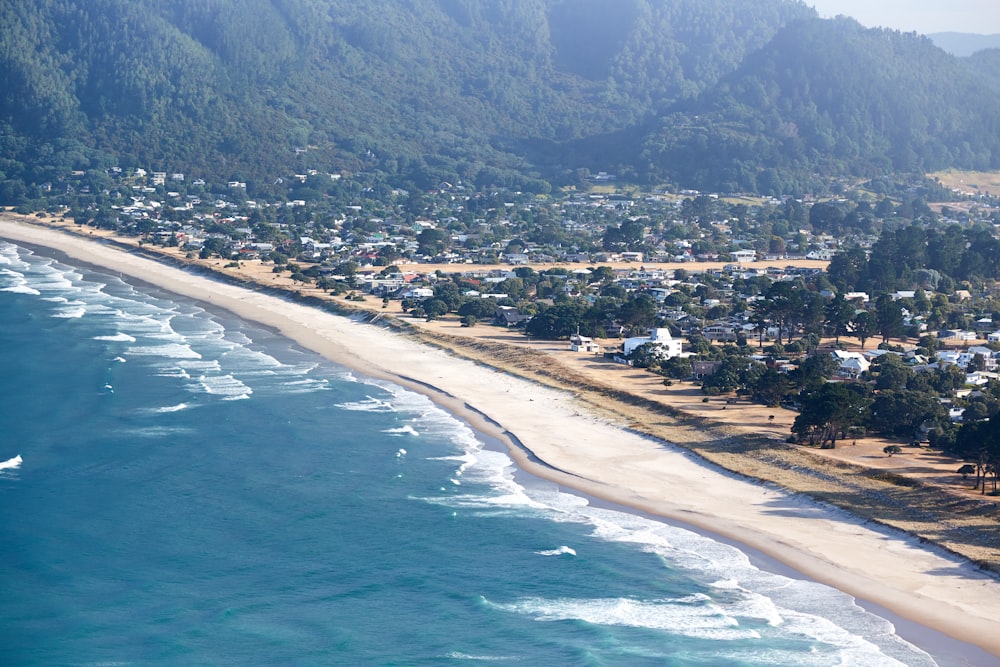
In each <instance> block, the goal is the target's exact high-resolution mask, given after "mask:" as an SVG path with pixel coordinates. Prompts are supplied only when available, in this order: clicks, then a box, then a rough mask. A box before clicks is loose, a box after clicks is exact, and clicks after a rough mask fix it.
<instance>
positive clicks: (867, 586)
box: [0, 220, 1000, 664]
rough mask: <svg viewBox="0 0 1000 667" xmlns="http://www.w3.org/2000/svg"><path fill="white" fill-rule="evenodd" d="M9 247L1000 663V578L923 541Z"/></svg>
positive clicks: (205, 286)
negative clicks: (393, 388)
mask: <svg viewBox="0 0 1000 667" xmlns="http://www.w3.org/2000/svg"><path fill="white" fill-rule="evenodd" d="M0 238H6V239H10V240H12V241H16V242H22V243H28V244H36V245H40V246H46V247H49V248H53V249H55V250H58V251H60V252H63V253H65V254H66V255H68V256H70V257H72V258H74V259H77V260H80V261H83V262H88V263H92V264H95V265H99V266H103V267H106V268H107V269H110V270H112V271H117V272H120V273H122V274H124V275H128V276H132V277H135V278H139V279H141V280H144V281H147V282H150V283H153V284H156V285H158V286H161V287H163V288H165V289H168V290H170V291H172V292H175V293H178V294H181V295H184V296H187V297H190V298H194V299H197V300H199V301H202V302H204V303H206V304H210V305H212V306H214V307H217V308H222V309H226V310H228V311H231V312H232V313H234V314H236V315H238V316H240V317H242V318H245V319H248V320H253V321H256V322H260V323H262V324H265V325H268V326H271V327H274V328H275V329H278V330H280V331H281V332H282V333H283V334H285V335H286V336H288V337H289V338H292V339H293V340H295V341H297V342H298V343H300V344H301V345H303V346H304V347H307V348H309V349H312V350H315V351H316V352H319V353H320V354H323V355H324V356H326V357H328V358H330V359H331V360H334V361H337V362H340V363H342V364H344V365H347V366H349V367H352V368H355V369H357V370H359V371H361V372H363V373H365V374H368V375H371V376H376V377H382V378H386V379H390V380H393V381H395V382H400V383H403V384H407V385H409V386H411V387H414V388H416V389H418V390H420V391H423V392H425V393H428V394H429V395H431V396H432V398H434V399H435V400H436V401H438V402H439V403H441V404H442V405H444V406H445V407H447V408H448V409H450V410H451V411H453V412H455V413H457V414H459V415H461V416H463V417H464V418H466V419H468V420H469V422H470V423H471V424H472V425H473V426H474V427H476V428H478V429H480V430H482V431H483V432H485V433H487V434H490V435H494V436H497V437H500V438H506V439H508V440H512V439H513V440H515V441H516V442H517V443H519V445H520V446H519V447H514V448H513V450H512V451H513V454H514V456H515V458H516V460H517V462H518V464H519V465H521V466H522V467H523V468H524V469H525V470H528V471H529V472H532V473H534V474H536V475H538V476H541V477H544V478H547V479H550V480H552V481H554V482H556V483H558V484H562V485H565V486H567V487H570V488H575V489H578V490H580V491H583V492H585V493H587V494H590V495H593V496H596V497H598V498H603V499H606V500H609V501H612V502H616V503H620V504H623V505H627V506H630V507H633V508H636V509H639V510H642V511H645V512H649V513H652V514H655V515H659V516H662V517H665V518H668V519H676V520H680V521H683V522H686V523H689V524H691V525H694V526H697V527H700V528H703V529H705V530H708V531H710V532H714V533H717V534H719V535H722V536H725V537H727V538H729V539H731V540H734V541H736V542H739V543H743V544H746V545H748V546H750V547H752V548H753V549H756V550H759V551H760V552H763V553H764V554H767V555H768V556H770V557H772V558H774V559H776V560H777V561H779V562H781V563H783V564H785V565H788V566H790V567H792V568H793V569H795V570H797V571H799V572H802V573H803V574H805V575H806V576H808V577H811V578H813V579H815V580H817V581H821V582H823V583H826V584H828V585H831V586H834V587H836V588H838V589H840V590H843V591H845V592H847V593H849V594H851V595H853V596H855V597H857V598H860V599H863V600H870V601H873V602H875V603H876V604H878V605H881V606H882V607H884V608H885V609H888V610H890V611H891V612H893V613H895V614H898V615H899V616H900V617H902V618H905V619H909V620H911V621H914V622H916V623H919V624H922V625H925V626H928V627H932V628H935V629H937V630H940V631H941V632H943V633H944V634H946V635H948V636H950V637H953V638H955V639H958V640H961V641H964V642H968V643H969V644H973V645H976V646H979V647H982V648H983V649H985V650H986V651H988V652H989V653H991V654H993V655H995V656H1000V620H998V619H1000V582H998V581H997V580H996V579H995V578H993V577H991V576H988V575H986V574H984V573H982V572H981V571H979V570H977V569H976V568H975V567H973V566H971V565H969V564H968V563H966V562H965V561H963V560H962V559H959V558H957V557H954V556H952V555H950V554H947V553H945V552H943V551H941V550H938V549H934V548H928V547H927V546H926V545H923V544H920V543H919V542H918V540H916V539H915V538H910V537H907V536H906V535H904V534H902V533H898V532H894V531H889V530H886V529H883V528H880V527H878V526H874V525H867V524H865V523H864V522H862V521H859V520H857V519H855V518H853V517H851V516H850V515H848V514H846V513H844V512H842V511H839V510H835V509H831V508H829V507H827V506H823V505H820V504H817V503H815V502H812V501H810V500H809V499H807V498H803V497H800V496H795V495H792V494H788V493H785V492H782V491H780V490H777V489H774V488H769V487H767V486H765V485H761V484H755V483H751V482H748V481H746V480H744V479H741V478H738V477H736V476H734V475H731V474H729V473H726V472H724V471H721V470H718V469H715V468H712V467H710V466H706V465H705V464H704V463H702V462H701V461H700V460H698V459H697V458H696V457H695V456H694V455H692V454H691V453H690V452H688V451H686V450H682V449H677V448H673V447H670V446H668V445H666V444H664V443H663V442H661V441H656V440H653V439H650V438H647V437H644V436H641V435H639V434H636V433H633V432H631V431H628V430H626V429H623V428H620V427H617V426H615V425H613V424H610V423H607V422H606V421H603V420H601V419H599V418H597V417H595V416H591V415H589V414H588V412H587V411H586V409H585V408H584V407H582V406H581V405H580V404H579V403H578V402H577V401H576V400H575V399H574V397H573V396H572V394H570V393H568V392H562V391H558V390H555V389H551V388H547V387H542V386H540V385H537V384H534V383H531V382H528V381H525V380H521V379H519V378H517V377H514V376H511V375H508V374H504V373H499V372H496V371H493V370H490V369H487V368H485V367H483V366H481V365H477V364H476V363H474V362H471V361H467V360H464V359H457V358H455V357H452V356H449V355H447V354H446V353H444V352H442V351H441V350H438V349H435V348H431V347H429V346H426V345H420V344H418V343H416V342H414V341H413V340H411V339H409V338H408V337H407V336H405V335H399V334H397V333H393V332H390V331H387V330H385V329H383V328H380V327H377V326H371V325H367V324H363V323H359V322H355V321H353V320H351V319H349V318H345V317H341V316H337V315H333V314H330V313H326V312H323V311H321V310H319V309H316V308H311V307H308V306H305V305H302V304H299V303H295V302H293V301H290V300H286V299H282V298H280V297H277V296H274V295H269V294H265V293H263V292H256V291H252V290H248V289H244V288H240V287H237V286H234V285H231V284H226V283H222V282H218V281H214V280H211V279H209V278H206V277H205V276H203V275H198V274H195V273H191V272H187V271H184V270H181V269H178V268H175V267H171V266H167V265H165V264H161V263H158V262H155V261H152V260H149V259H146V258H144V257H141V256H138V255H135V254H130V253H127V252H123V251H122V250H120V249H118V248H115V247H112V246H109V245H106V244H102V243H100V242H94V241H90V240H86V239H82V238H79V237H75V236H71V235H68V234H64V233H60V232H56V231H53V230H50V229H44V228H40V227H36V226H31V225H26V224H21V223H18V222H14V221H12V220H0ZM529 452H530V454H529ZM969 664H982V661H981V660H979V661H975V660H974V661H973V662H970V663H969Z"/></svg>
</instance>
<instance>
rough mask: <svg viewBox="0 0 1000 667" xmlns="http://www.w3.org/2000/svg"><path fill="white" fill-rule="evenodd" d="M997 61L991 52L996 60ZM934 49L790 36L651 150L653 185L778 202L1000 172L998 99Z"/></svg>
mask: <svg viewBox="0 0 1000 667" xmlns="http://www.w3.org/2000/svg"><path fill="white" fill-rule="evenodd" d="M987 53H989V52H987ZM976 62H977V66H975V67H974V66H972V65H971V64H969V65H966V64H964V63H963V62H962V61H959V60H958V59H956V58H954V57H952V56H949V55H948V54H946V53H945V52H944V51H941V50H940V49H938V48H937V47H935V46H934V45H933V43H932V42H931V41H930V40H929V39H927V38H925V37H919V36H917V35H915V34H901V33H898V32H895V31H887V30H882V29H872V30H869V29H865V28H863V27H861V26H860V25H859V24H858V23H856V22H855V21H853V20H850V19H843V18H838V19H833V20H820V19H811V20H806V21H800V22H796V23H793V24H790V25H788V26H787V27H785V28H784V29H782V30H781V31H780V32H779V33H778V34H777V35H776V36H775V38H774V39H773V40H772V41H771V42H770V43H768V44H767V45H766V46H765V47H764V48H762V49H760V50H759V51H757V52H755V53H753V54H751V55H749V56H748V58H747V59H746V60H745V61H744V62H743V63H742V64H741V66H740V67H739V68H738V69H737V70H736V71H735V72H734V73H732V74H730V75H728V76H727V77H725V78H724V79H723V80H722V81H720V83H719V84H717V85H716V86H714V87H713V88H711V89H710V90H708V91H706V92H705V93H704V94H703V95H702V96H700V97H699V98H698V99H697V100H694V101H693V102H689V103H681V104H679V105H677V106H676V107H675V109H674V110H673V111H672V112H671V113H669V114H666V115H664V116H663V117H662V118H661V119H659V125H658V127H657V128H656V129H655V130H653V131H652V132H651V133H650V134H648V135H647V136H646V137H645V138H644V140H643V146H642V155H643V157H644V159H645V160H646V161H647V168H648V169H649V170H650V171H651V172H652V176H651V177H652V178H672V179H674V180H678V181H681V180H686V181H687V182H688V183H689V184H693V185H695V186H699V187H703V188H705V189H715V190H759V191H762V192H769V193H774V194H779V193H782V192H786V191H789V190H792V191H795V190H802V189H808V188H809V187H810V185H809V183H808V180H809V179H810V178H811V177H812V175H813V174H818V175H820V176H824V177H837V176H874V175H880V174H885V173H889V172H926V171H933V170H936V169H941V168H944V167H946V166H962V167H965V168H971V169H990V168H997V167H1000V88H998V87H997V86H995V85H994V84H993V83H992V82H990V80H989V79H988V77H987V76H986V72H987V69H986V67H987V64H986V61H985V59H983V60H982V61H976Z"/></svg>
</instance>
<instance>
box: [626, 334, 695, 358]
mask: <svg viewBox="0 0 1000 667" xmlns="http://www.w3.org/2000/svg"><path fill="white" fill-rule="evenodd" d="M646 343H653V344H654V345H657V346H659V347H660V348H661V351H662V352H663V358H664V359H671V358H673V357H677V356H680V354H681V340H680V339H679V338H674V337H673V336H671V335H670V329H651V330H650V332H649V335H648V336H637V337H635V338H626V339H625V343H624V346H623V349H624V352H625V356H626V357H627V356H629V355H630V354H632V352H633V351H634V350H635V349H636V348H637V347H639V346H640V345H644V344H646Z"/></svg>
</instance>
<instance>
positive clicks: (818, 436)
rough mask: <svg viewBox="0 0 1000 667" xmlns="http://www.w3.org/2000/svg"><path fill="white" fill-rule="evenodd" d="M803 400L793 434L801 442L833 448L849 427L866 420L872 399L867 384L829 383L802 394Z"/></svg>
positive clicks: (801, 399)
mask: <svg viewBox="0 0 1000 667" xmlns="http://www.w3.org/2000/svg"><path fill="white" fill-rule="evenodd" d="M799 403H800V405H801V408H800V410H799V414H798V416H797V417H796V418H795V421H794V422H793V424H792V433H793V434H794V435H795V436H796V437H797V439H798V441H799V442H806V441H808V442H809V443H810V444H813V445H819V446H820V447H827V446H829V447H831V448H832V447H835V446H836V444H837V439H838V438H840V437H841V436H842V435H843V434H845V433H846V431H847V429H848V428H849V427H851V426H858V425H861V424H862V423H864V420H865V418H866V416H867V411H868V406H869V405H870V403H871V399H870V398H869V396H868V393H867V391H866V389H865V388H864V386H863V385H854V384H845V383H842V382H827V383H825V384H823V385H821V386H820V387H819V388H818V389H815V390H812V391H808V392H804V393H802V394H800V395H799Z"/></svg>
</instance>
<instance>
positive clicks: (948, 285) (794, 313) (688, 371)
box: [22, 169, 1000, 494]
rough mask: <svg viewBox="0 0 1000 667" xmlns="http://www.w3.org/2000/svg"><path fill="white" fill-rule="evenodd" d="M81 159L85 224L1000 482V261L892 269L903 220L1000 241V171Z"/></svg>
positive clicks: (71, 198)
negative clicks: (651, 179) (829, 172)
mask: <svg viewBox="0 0 1000 667" xmlns="http://www.w3.org/2000/svg"><path fill="white" fill-rule="evenodd" d="M73 178H74V179H75V180H69V181H67V182H64V183H61V184H60V185H59V187H58V188H56V187H55V186H52V187H51V189H50V190H49V192H48V193H47V195H48V197H47V200H46V201H47V202H48V207H47V208H48V213H49V214H51V215H52V219H57V220H59V221H61V223H62V224H64V225H66V226H71V227H73V228H76V229H77V230H78V231H83V230H90V233H94V231H95V230H99V233H104V234H113V235H115V236H116V237H119V238H123V239H129V240H130V242H132V243H135V244H137V245H138V246H141V247H143V248H145V249H146V250H149V251H156V252H161V253H168V254H170V255H172V256H174V257H176V258H180V259H183V260H185V261H189V262H199V263H202V264H204V265H207V266H211V267H213V270H216V271H220V272H223V273H226V272H228V273H229V274H231V275H235V276H243V277H246V276H250V275H252V276H254V280H256V281H257V282H258V284H265V285H269V286H272V287H275V288H279V287H280V288H283V289H288V290H292V291H294V292H296V293H299V294H309V295H313V296H316V297H319V298H322V299H331V300H334V301H337V302H339V303H341V304H346V305H348V306H350V307H354V308H360V309H367V310H369V311H373V312H377V313H380V314H381V315H392V316H394V317H400V318H404V319H405V321H407V322H410V323H421V324H422V325H424V327H425V328H434V327H435V326H436V327H437V328H438V329H440V328H441V327H451V332H452V334H455V335H459V336H465V337H470V336H472V337H475V336H476V335H477V334H481V335H501V334H500V333H499V332H503V333H502V335H504V336H508V338H507V340H508V342H511V343H513V344H522V345H530V344H531V343H532V342H533V341H534V342H539V341H562V342H560V343H559V345H560V346H562V347H561V348H560V349H564V350H568V351H572V352H574V353H576V354H589V355H595V356H598V357H600V358H602V359H605V360H607V361H608V362H609V363H613V364H615V363H616V364H620V365H626V366H628V367H631V368H641V369H646V371H647V373H648V374H649V376H650V377H654V378H659V380H657V382H659V383H661V384H662V385H663V390H664V391H667V392H671V391H674V393H675V394H676V388H679V387H682V386H683V387H695V388H696V391H695V392H694V393H695V394H696V395H697V396H698V398H699V400H700V401H702V402H703V403H704V404H705V405H701V406H699V405H693V404H689V405H688V406H687V408H686V409H687V411H688V412H695V413H697V412H699V410H700V409H703V408H708V407H710V406H713V405H714V404H713V403H712V400H716V401H718V400H724V401H726V403H725V404H724V405H723V407H724V408H727V407H728V408H730V409H731V411H732V412H731V413H730V414H733V413H735V412H736V411H737V410H738V407H739V406H740V405H755V406H757V407H758V408H759V409H761V410H767V411H768V412H769V414H768V426H769V432H771V433H773V434H774V435H775V436H776V437H778V438H780V439H781V440H785V439H787V440H788V441H789V442H793V443H797V444H800V445H809V446H813V447H819V448H821V449H830V450H834V449H836V448H837V445H838V443H840V444H843V443H844V442H848V441H850V442H853V443H855V444H856V443H857V441H858V440H859V439H861V440H862V442H869V441H873V442H877V443H878V444H879V446H880V447H881V448H882V453H883V454H884V455H885V456H886V457H887V458H890V457H891V456H892V455H893V454H896V453H900V452H902V451H904V450H903V449H901V446H902V447H906V446H909V445H918V446H919V445H928V444H929V445H931V446H933V447H935V448H937V449H939V450H940V449H943V450H946V451H950V452H951V453H952V454H953V455H954V456H956V457H957V458H958V459H960V460H964V461H968V462H970V463H968V465H971V466H972V468H969V467H968V465H967V466H965V467H963V469H964V470H965V471H966V472H965V473H963V474H962V475H961V476H959V477H956V476H955V474H954V473H953V474H952V475H951V477H952V478H954V479H953V480H952V483H953V485H954V484H955V480H960V483H958V484H957V485H958V486H961V487H966V486H968V487H969V488H970V489H972V490H975V491H977V492H979V493H981V494H985V493H986V492H987V486H988V483H987V477H988V476H989V477H991V479H990V484H989V485H990V486H992V487H995V486H996V483H997V477H998V475H997V472H996V471H997V470H1000V466H995V465H993V463H992V459H991V457H992V456H993V455H992V454H987V453H986V452H984V451H983V450H982V448H981V447H980V446H979V445H978V444H977V439H976V438H973V437H972V436H969V435H968V434H967V435H965V436H961V433H962V431H961V426H962V424H963V423H970V422H981V423H988V421H989V417H990V416H991V415H992V414H994V413H995V412H997V410H998V409H1000V374H998V372H997V371H998V363H1000V292H998V289H997V282H996V280H995V279H994V278H995V276H992V275H990V273H991V271H993V269H992V268H991V267H988V266H983V267H980V268H979V269H977V272H973V273H972V274H962V273H961V272H960V271H958V270H957V267H958V266H959V265H964V264H973V263H974V262H975V261H976V257H968V256H967V255H968V254H969V253H968V248H962V247H959V246H957V245H956V247H955V250H954V252H955V256H954V257H950V258H946V261H947V262H949V263H950V265H952V266H956V271H955V272H953V273H954V274H955V275H948V274H945V273H944V272H942V271H939V270H937V269H933V268H929V266H923V265H922V266H913V267H910V270H908V271H907V272H905V274H904V273H902V272H901V273H899V275H897V276H890V277H886V276H884V275H879V274H878V270H876V269H878V267H879V266H880V265H881V261H882V259H887V258H888V257H889V256H890V255H892V253H897V254H898V253H901V252H908V251H909V250H908V249H907V248H905V245H904V241H905V239H904V241H900V242H899V245H900V247H892V246H891V245H890V244H889V243H887V242H886V240H885V239H887V238H888V239H897V238H898V237H901V236H903V235H904V234H905V233H907V232H906V230H915V229H920V230H923V229H929V230H940V233H941V234H948V235H950V236H948V239H949V241H950V242H953V241H954V239H955V238H956V235H960V234H966V233H972V231H973V230H978V232H979V233H982V234H986V236H981V237H980V238H985V239H987V240H989V239H993V232H994V230H995V228H996V227H997V225H998V224H1000V190H995V189H993V188H992V187H989V186H984V187H982V188H980V186H977V185H971V186H964V185H963V187H948V186H947V185H946V184H945V183H944V182H942V181H941V180H940V179H938V178H934V179H927V180H924V181H915V182H913V183H910V184H907V185H906V187H897V188H896V189H895V190H894V192H893V196H889V195H888V194H877V193H876V192H874V190H877V189H881V190H883V191H884V190H887V189H888V188H887V187H886V186H885V184H877V183H868V184H866V187H867V188H868V189H865V188H862V187H856V188H854V189H850V190H848V189H847V188H845V191H844V194H843V196H841V197H836V198H829V197H828V198H825V199H822V200H799V199H793V198H784V199H767V198H759V197H757V198H754V197H749V196H746V195H723V194H713V193H699V192H693V191H683V192H675V193H674V192H666V191H660V192H657V191H652V190H648V191H643V190H641V189H638V188H635V187H631V188H626V187H618V186H617V185H616V183H615V176H614V175H611V174H605V173H600V174H597V175H594V176H593V177H591V178H589V180H588V184H587V186H586V187H583V188H580V189H578V190H572V191H566V192H562V193H558V194H552V193H549V194H547V195H537V194H530V193H523V192H514V191H505V190H496V191H490V192H478V191H474V190H473V189H472V188H469V187H466V186H464V185H462V184H461V183H458V184H451V183H441V184H440V186H439V187H438V188H437V189H435V190H432V191H429V192H411V191H406V190H402V189H399V188H391V187H389V186H387V185H385V184H384V183H376V182H372V181H371V180H368V179H366V178H365V177H363V176H348V175H340V174H329V173H319V172H316V171H313V170H310V171H307V172H306V173H303V174H292V175H289V176H284V177H279V178H276V179H275V182H274V183H273V184H272V187H271V188H270V192H272V193H273V192H281V193H282V196H281V197H279V198H277V199H275V200H270V201H265V200H263V199H262V198H261V197H256V196H254V197H253V198H251V195H253V194H254V193H253V187H251V188H250V190H251V192H248V187H247V183H245V182H241V181H236V180H234V181H231V182H227V183H225V184H208V183H206V182H205V181H203V180H201V179H193V180H191V181H190V182H189V181H188V179H187V177H186V176H185V174H180V173H169V172H157V171H147V170H143V169H138V170H135V171H133V172H125V171H122V170H119V169H109V170H107V171H106V172H103V173H100V174H95V173H93V172H86V173H83V172H80V173H75V174H74V177H73ZM56 190H59V192H56ZM26 212H28V211H22V213H26ZM39 215H43V214H41V213H40V214H39ZM897 230H904V231H902V232H899V231H897ZM921 233H923V232H921ZM921 238H922V240H923V243H925V244H927V243H928V241H927V239H926V237H921ZM880 239H881V240H880ZM906 242H911V241H906ZM917 242H920V239H918V241H917ZM994 242H995V240H994ZM965 245H967V246H971V245H972V244H969V243H966V244H965ZM975 249H976V247H973V250H975ZM978 249H979V250H980V251H981V253H983V254H986V255H989V254H990V248H986V247H979V248H978ZM963 253H965V254H964V255H963ZM913 261H919V260H918V258H913ZM942 261H943V260H942ZM866 263H867V264H868V267H867V269H866V268H864V267H861V265H863V264H866ZM859 267H861V268H859ZM879 270H880V269H879ZM866 272H867V275H865V274H866ZM883 273H884V272H883ZM995 318H996V321H994V320H995ZM484 328H485V329H487V330H488V331H489V332H497V333H496V334H483V333H482V332H483V331H484ZM675 384H676V387H675ZM845 387H846V388H850V391H846V392H845V391H844V388H845ZM672 388H673V389H672ZM677 398H678V397H677V396H676V395H675V396H674V402H675V403H676V400H677ZM689 403H690V401H689ZM773 412H777V415H775V414H771V413H773ZM715 418H716V419H720V418H721V415H715ZM967 433H968V432H967ZM865 451H867V450H865ZM907 451H908V450H907ZM902 458H903V457H900V458H898V459H897V460H901V459H902ZM911 458H912V457H911ZM956 469H957V466H956ZM969 470H972V474H971V475H970V474H969ZM938 472H940V471H938ZM970 479H971V480H972V481H973V483H974V486H973V485H972V484H967V483H966V482H967V481H968V480H970Z"/></svg>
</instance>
